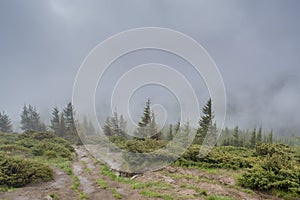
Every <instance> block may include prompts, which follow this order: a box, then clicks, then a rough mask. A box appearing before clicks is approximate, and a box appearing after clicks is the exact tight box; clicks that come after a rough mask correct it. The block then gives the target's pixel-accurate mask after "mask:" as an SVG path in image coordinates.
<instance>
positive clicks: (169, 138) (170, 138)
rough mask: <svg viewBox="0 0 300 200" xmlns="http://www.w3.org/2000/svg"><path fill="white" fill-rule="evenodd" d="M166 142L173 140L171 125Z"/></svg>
mask: <svg viewBox="0 0 300 200" xmlns="http://www.w3.org/2000/svg"><path fill="white" fill-rule="evenodd" d="M167 140H168V141H171V140H173V125H172V124H170V126H169V130H168V134H167Z"/></svg>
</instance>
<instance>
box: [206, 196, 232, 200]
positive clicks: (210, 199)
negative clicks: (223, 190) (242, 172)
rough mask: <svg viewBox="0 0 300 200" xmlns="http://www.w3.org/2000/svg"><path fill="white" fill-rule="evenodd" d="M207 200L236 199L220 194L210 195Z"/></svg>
mask: <svg viewBox="0 0 300 200" xmlns="http://www.w3.org/2000/svg"><path fill="white" fill-rule="evenodd" d="M207 200H234V199H233V198H230V197H224V196H220V195H211V196H208V198H207Z"/></svg>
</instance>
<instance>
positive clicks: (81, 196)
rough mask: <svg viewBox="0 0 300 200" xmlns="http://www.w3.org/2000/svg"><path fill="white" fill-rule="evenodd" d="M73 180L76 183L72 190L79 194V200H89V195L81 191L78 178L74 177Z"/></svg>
mask: <svg viewBox="0 0 300 200" xmlns="http://www.w3.org/2000/svg"><path fill="white" fill-rule="evenodd" d="M73 180H74V183H73V185H72V189H73V190H74V191H75V192H77V193H78V198H79V200H86V199H88V198H89V197H88V195H87V194H85V193H84V192H83V191H81V190H80V189H79V185H80V181H79V178H78V176H73Z"/></svg>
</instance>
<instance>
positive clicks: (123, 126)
mask: <svg viewBox="0 0 300 200" xmlns="http://www.w3.org/2000/svg"><path fill="white" fill-rule="evenodd" d="M119 121H120V131H121V135H122V136H126V126H127V122H126V120H125V119H124V116H123V115H122V114H121V116H120V120H119Z"/></svg>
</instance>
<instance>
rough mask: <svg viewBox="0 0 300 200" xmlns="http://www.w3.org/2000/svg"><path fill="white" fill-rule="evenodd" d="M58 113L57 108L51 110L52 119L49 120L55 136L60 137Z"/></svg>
mask: <svg viewBox="0 0 300 200" xmlns="http://www.w3.org/2000/svg"><path fill="white" fill-rule="evenodd" d="M59 115H60V112H59V109H58V108H57V107H55V108H53V111H52V118H51V120H50V123H51V125H50V128H51V129H52V130H53V131H54V132H55V133H56V134H57V135H60V117H59Z"/></svg>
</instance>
